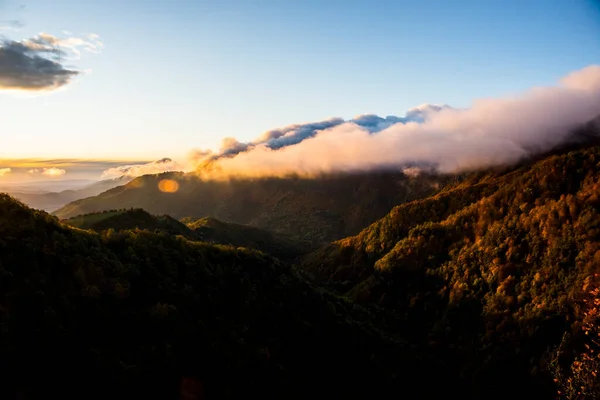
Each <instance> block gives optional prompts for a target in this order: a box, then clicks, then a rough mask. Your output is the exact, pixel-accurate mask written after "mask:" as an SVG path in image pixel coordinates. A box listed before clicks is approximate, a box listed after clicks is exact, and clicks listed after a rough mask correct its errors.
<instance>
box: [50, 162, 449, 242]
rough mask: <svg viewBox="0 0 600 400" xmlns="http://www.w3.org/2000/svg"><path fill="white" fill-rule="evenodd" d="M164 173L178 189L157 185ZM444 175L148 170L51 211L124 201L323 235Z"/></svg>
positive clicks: (424, 189) (414, 195) (304, 235)
mask: <svg viewBox="0 0 600 400" xmlns="http://www.w3.org/2000/svg"><path fill="white" fill-rule="evenodd" d="M163 180H172V181H175V182H177V183H176V185H177V190H176V191H171V192H164V191H161V190H160V188H159V183H160V182H161V181H163ZM447 180H448V178H445V177H440V176H428V175H422V176H420V177H418V178H416V179H415V178H410V177H408V176H406V175H404V174H402V173H400V172H381V173H368V174H367V173H357V174H333V175H323V176H321V177H316V178H299V177H295V178H262V179H231V180H227V181H222V180H203V179H201V178H199V177H198V176H196V175H194V174H182V173H165V174H160V175H146V176H143V177H140V178H137V179H135V180H133V181H132V182H130V183H128V184H127V185H125V186H120V187H118V188H114V189H111V190H109V191H107V192H104V193H102V194H100V195H98V196H95V197H90V198H87V199H82V200H79V201H75V202H73V203H71V204H68V205H67V206H65V207H63V208H61V209H59V210H57V211H55V212H54V213H53V214H55V215H56V216H58V217H59V218H61V219H68V218H71V217H75V216H77V215H81V214H89V213H95V212H99V211H108V210H115V209H122V208H143V209H144V210H146V211H148V212H149V213H151V214H155V215H163V214H168V215H170V216H171V217H173V218H176V219H180V218H184V217H192V218H193V219H198V218H204V217H212V218H216V219H219V220H221V221H224V222H231V223H236V224H243V225H250V226H254V227H257V228H262V229H266V230H270V231H274V232H276V233H283V234H285V235H288V236H292V237H294V238H296V239H299V240H308V241H310V242H313V243H321V244H323V243H326V242H329V241H331V240H336V239H340V238H342V237H345V236H348V235H353V234H356V233H358V232H359V231H360V230H361V229H362V228H364V227H365V226H367V225H368V224H370V223H372V222H374V221H376V220H377V219H378V218H381V217H383V216H384V215H385V214H386V213H387V212H389V210H390V209H391V208H392V207H393V206H395V205H397V204H401V203H404V202H406V201H410V200H414V199H418V198H421V197H424V196H427V195H429V194H431V193H433V192H435V190H437V189H438V188H439V187H440V186H443V184H444V183H445V182H446V181H447Z"/></svg>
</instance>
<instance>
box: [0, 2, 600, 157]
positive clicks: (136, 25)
mask: <svg viewBox="0 0 600 400" xmlns="http://www.w3.org/2000/svg"><path fill="white" fill-rule="evenodd" d="M20 4H24V6H25V7H24V8H21V7H20ZM14 19H18V20H20V21H21V22H22V23H23V27H22V28H21V29H20V30H18V31H14V30H7V31H3V32H0V33H1V34H3V35H4V36H5V37H8V38H10V39H11V40H21V39H25V38H30V37H33V36H35V35H36V34H38V33H40V32H46V33H49V34H51V35H55V36H58V37H66V36H70V35H72V36H78V35H84V34H87V33H92V32H93V33H96V34H98V35H99V36H100V40H101V41H102V42H103V43H104V48H103V50H102V52H101V53H100V54H87V53H85V54H82V57H81V59H80V60H76V61H74V62H73V63H74V64H75V65H76V66H77V68H79V69H81V70H91V71H92V72H91V73H86V74H84V75H82V76H79V77H77V78H76V79H75V80H74V81H73V82H72V83H70V84H68V85H66V86H65V87H63V88H62V89H61V90H58V91H56V92H52V93H46V94H43V95H36V96H32V95H21V94H15V93H13V92H6V93H2V92H0V121H2V125H1V128H0V129H1V138H2V145H1V146H0V158H4V159H6V158H24V157H28V158H85V159H92V158H93V159H130V160H131V159H140V160H141V159H143V160H152V159H158V158H161V157H173V158H183V157H185V156H186V154H187V153H188V152H189V151H190V150H191V149H193V148H217V147H218V146H219V143H220V141H221V139H222V138H223V137H225V136H235V137H236V138H238V139H239V140H242V141H243V140H251V139H253V138H255V137H257V136H259V135H260V134H261V132H264V131H266V130H268V129H271V128H274V127H279V126H285V125H289V124H292V123H299V122H307V121H317V120H322V119H325V118H328V117H343V118H351V117H353V116H355V115H357V114H364V113H375V114H378V115H383V116H385V115H392V114H393V115H404V112H405V111H406V110H407V109H408V108H410V107H413V106H416V105H419V104H421V103H425V102H428V103H446V104H450V105H452V106H455V107H467V106H469V104H470V103H471V101H473V100H474V99H478V98H486V97H498V96H504V95H511V94H514V93H518V92H521V91H524V90H526V89H527V88H530V87H532V86H543V85H551V84H554V83H555V82H556V81H557V80H558V79H559V78H561V77H562V76H564V75H566V74H567V73H569V72H571V71H573V70H577V69H580V68H583V67H585V66H587V65H590V64H598V63H600V5H598V2H597V1H591V0H570V1H567V0H562V1H558V0H556V1H555V0H539V1H533V0H521V1H512V0H505V1H486V0H480V1H441V0H440V1H414V0H411V1H398V0H396V1H375V0H371V1H358V0H348V1H337V0H329V1H327V0H320V1H313V0H304V1H287V0H279V1H274V0H271V1H266V0H265V1H259V0H256V1H254V0H253V1H251V0H247V1H243V0H239V1H227V0H219V1H202V0H199V1H183V0H179V1H174V0H171V1H163V0H147V1H146V0H145V1H141V0H138V1H128V2H123V1H115V0H105V1H100V2H95V1H75V0H56V1H52V2H49V1H47V0H23V1H22V2H16V1H11V0H5V1H4V2H2V1H1V0H0V21H2V20H14ZM64 31H68V32H70V33H69V34H66V33H63V32H64Z"/></svg>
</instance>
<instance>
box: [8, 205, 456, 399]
mask: <svg viewBox="0 0 600 400" xmlns="http://www.w3.org/2000/svg"><path fill="white" fill-rule="evenodd" d="M0 277H1V279H0V380H1V382H2V385H0V397H1V398H3V399H4V398H6V399H13V398H15V399H16V398H18V399H38V398H48V397H49V398H63V399H81V398H86V399H106V398H126V399H132V398H136V399H144V398H161V399H169V398H196V399H198V398H211V399H215V398H241V397H246V396H247V397H251V398H313V397H315V396H321V395H323V396H334V397H337V396H341V397H356V396H359V397H363V398H364V396H369V395H377V394H379V395H383V394H384V393H387V392H389V391H390V390H393V389H394V388H395V389H396V390H397V389H398V388H401V390H402V391H403V392H405V393H421V394H423V395H434V394H435V393H436V391H438V393H439V390H438V389H439V388H436V387H426V386H423V382H424V381H425V380H426V379H429V378H431V377H432V376H437V377H439V379H444V380H446V379H447V380H448V381H449V382H450V381H452V379H451V378H452V376H451V375H447V374H446V373H444V374H442V373H441V371H443V368H442V367H441V365H440V363H439V362H438V361H435V360H434V358H432V357H431V356H430V355H428V353H427V351H425V350H424V349H421V348H419V347H417V346H414V345H409V344H407V343H406V342H405V341H404V340H403V339H402V338H401V336H399V334H401V332H402V328H401V326H402V325H401V324H399V322H398V321H397V320H396V319H395V318H394V317H392V316H391V315H390V314H389V313H386V312H384V311H381V310H377V309H375V308H372V307H369V308H363V307H358V306H356V305H353V304H352V303H350V302H348V301H347V300H345V299H342V298H339V297H336V296H334V295H331V294H328V293H327V292H326V291H323V290H321V289H316V288H314V287H312V286H311V285H309V284H308V283H306V282H305V281H304V279H302V278H301V277H300V276H299V275H298V274H297V273H295V272H294V270H293V269H290V268H289V267H286V266H284V265H282V264H281V263H280V262H279V261H277V260H276V259H273V258H271V257H269V256H266V255H264V254H262V253H257V252H254V251H251V250H243V249H235V248H232V247H226V246H215V245H209V244H206V243H201V242H192V241H189V240H187V239H185V238H183V237H181V236H179V237H174V236H171V235H167V234H156V233H151V232H148V231H122V232H119V233H111V231H107V232H105V233H104V234H95V233H91V232H88V231H81V230H76V229H73V228H70V227H68V226H65V225H62V224H61V223H60V222H58V220H56V219H55V218H54V217H51V216H50V215H48V214H46V213H44V212H39V211H34V210H31V209H28V208H27V207H25V206H23V205H22V204H20V203H18V202H17V201H15V200H13V199H11V198H10V197H8V196H6V195H1V196H0ZM448 388H449V386H445V389H448ZM185 396H188V397H185ZM190 396H196V397H190Z"/></svg>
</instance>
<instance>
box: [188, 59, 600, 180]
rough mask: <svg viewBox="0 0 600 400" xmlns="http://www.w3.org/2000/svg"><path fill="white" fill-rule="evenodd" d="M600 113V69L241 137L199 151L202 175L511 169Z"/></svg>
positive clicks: (564, 138) (449, 171)
mask: <svg viewBox="0 0 600 400" xmlns="http://www.w3.org/2000/svg"><path fill="white" fill-rule="evenodd" d="M598 115H600V66H598V65H593V66H589V67H586V68H584V69H582V70H579V71H576V72H573V73H571V74H569V75H567V76H566V77H564V78H563V79H561V80H560V81H559V82H558V83H557V84H556V85H555V86H552V87H536V88H532V89H530V90H528V91H526V92H524V93H521V94H519V95H516V96H512V97H504V98H496V99H491V98H490V99H480V100H477V101H475V102H473V104H472V106H471V107H470V108H468V109H454V108H451V107H448V106H435V105H424V106H421V107H418V108H416V109H413V110H409V112H408V113H407V114H406V117H394V116H390V117H387V118H382V117H378V116H376V115H363V116H359V117H356V118H355V119H353V120H349V121H344V120H342V119H339V118H335V119H330V120H327V121H322V122H317V123H313V124H300V125H292V126H290V127H286V128H282V129H278V130H273V131H269V132H266V133H265V134H263V135H262V136H261V137H260V138H259V139H257V140H256V141H254V142H250V143H240V142H238V141H237V140H235V139H233V138H227V139H225V141H224V145H223V146H222V149H221V151H220V152H218V153H216V154H215V153H211V152H206V151H196V152H195V153H194V160H195V162H196V165H197V172H198V173H199V174H201V175H204V176H207V177H211V178H226V177H232V176H238V177H260V176H285V175H291V174H297V175H307V176H311V175H316V174H320V173H329V172H342V171H371V170H380V169H390V168H399V169H404V168H406V167H407V166H408V167H410V168H414V167H415V165H416V166H419V165H427V166H430V167H433V168H435V169H436V170H437V171H439V172H441V173H453V172H461V171H465V170H473V169H479V168H484V167H492V166H499V165H509V164H513V163H515V162H518V161H519V160H522V159H523V158H525V157H528V156H531V155H534V154H537V153H540V152H544V151H548V150H550V149H552V148H553V147H555V146H557V145H559V144H561V143H564V142H565V141H566V140H567V139H568V137H569V135H570V134H571V131H572V130H573V129H574V128H576V127H578V126H579V125H581V124H584V123H586V122H588V121H590V120H592V119H593V118H595V117H596V116H598Z"/></svg>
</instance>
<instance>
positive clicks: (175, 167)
mask: <svg viewBox="0 0 600 400" xmlns="http://www.w3.org/2000/svg"><path fill="white" fill-rule="evenodd" d="M183 170H184V167H183V166H182V165H180V164H179V163H177V162H175V161H173V160H171V159H170V158H163V159H161V160H158V161H153V162H150V163H146V164H133V165H122V166H119V167H114V168H109V169H107V170H105V171H104V172H102V179H114V178H120V177H122V176H126V177H129V178H136V177H138V176H142V175H150V174H160V173H162V172H170V171H183Z"/></svg>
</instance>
